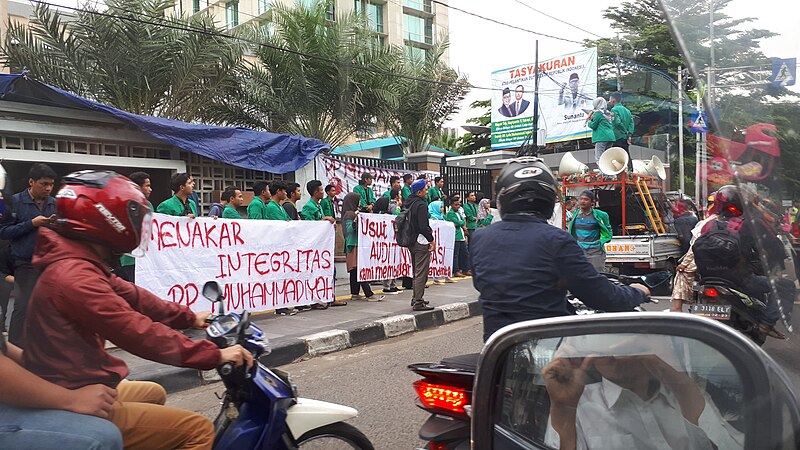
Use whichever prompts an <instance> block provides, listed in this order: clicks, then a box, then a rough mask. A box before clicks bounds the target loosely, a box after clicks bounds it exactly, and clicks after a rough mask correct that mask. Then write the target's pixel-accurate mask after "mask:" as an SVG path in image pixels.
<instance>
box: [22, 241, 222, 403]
mask: <svg viewBox="0 0 800 450" xmlns="http://www.w3.org/2000/svg"><path fill="white" fill-rule="evenodd" d="M33 265H34V266H35V267H36V268H38V269H39V270H41V271H42V275H41V276H40V277H39V281H38V282H37V283H36V287H35V288H34V290H33V293H32V294H31V298H30V301H29V305H28V314H27V318H26V323H25V338H24V340H25V352H24V357H23V359H24V364H25V367H26V368H28V370H30V371H31V372H33V373H35V374H37V375H39V376H40V377H42V378H44V379H46V380H48V381H51V382H53V383H56V384H58V385H61V386H64V387H66V388H70V389H75V388H79V387H82V386H86V385H88V384H95V383H100V384H105V385H107V386H110V387H116V385H117V384H118V383H119V382H120V381H121V380H122V379H123V378H125V377H126V376H128V367H127V366H126V365H125V362H124V361H122V360H121V359H119V358H115V357H113V356H111V355H110V354H108V353H107V352H106V351H105V340H106V339H108V340H110V341H111V342H113V343H114V344H116V345H118V346H119V347H120V348H122V349H124V350H126V351H128V352H130V353H133V354H134V355H137V356H140V357H142V358H145V359H149V360H152V361H157V362H160V363H163V364H169V365H173V366H179V367H192V368H196V369H206V370H207V369H213V368H214V367H216V366H217V365H218V364H219V362H220V351H219V349H218V348H217V346H216V345H214V344H213V343H211V342H210V341H206V340H203V341H192V340H191V339H189V338H187V337H186V336H184V335H183V334H181V333H179V332H177V331H175V330H173V329H172V328H178V329H185V328H189V327H191V326H193V324H194V321H195V315H194V313H193V312H192V311H191V310H189V308H187V307H185V306H181V305H178V304H175V303H170V302H167V301H164V300H161V299H160V298H158V297H156V296H155V295H153V294H152V293H151V292H149V291H147V290H146V289H142V288H140V287H137V286H136V285H134V284H132V283H129V282H127V281H125V280H123V279H122V278H119V277H117V276H116V275H113V274H111V272H110V271H109V269H108V264H106V263H104V262H103V260H102V259H101V258H100V257H99V256H98V255H97V254H96V253H95V252H94V251H93V250H92V249H91V248H90V247H89V246H88V245H86V244H85V243H83V242H81V241H75V240H71V239H66V238H64V237H62V236H60V235H59V234H57V233H56V232H54V231H52V230H49V229H47V228H44V227H43V228H41V229H40V230H39V237H38V240H37V242H36V250H35V251H34V254H33Z"/></svg>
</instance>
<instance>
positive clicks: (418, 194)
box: [405, 180, 436, 311]
mask: <svg viewBox="0 0 800 450" xmlns="http://www.w3.org/2000/svg"><path fill="white" fill-rule="evenodd" d="M427 186H428V183H427V182H426V181H425V180H417V181H415V182H414V183H412V184H411V194H412V195H411V196H410V197H408V200H407V201H406V206H405V208H406V209H407V210H408V214H409V225H411V232H412V235H416V236H417V242H416V243H415V244H414V245H413V246H412V247H410V248H409V250H410V251H411V264H412V268H413V271H414V293H413V295H412V297H411V309H412V310H414V311H431V310H433V307H431V306H428V302H426V301H425V300H424V299H423V297H424V296H425V285H426V284H427V283H428V272H429V270H430V266H431V252H432V251H433V250H434V249H435V248H436V245H435V243H434V241H433V230H432V229H431V224H430V222H429V220H428V214H426V211H425V198H426V196H427V194H428V189H427Z"/></svg>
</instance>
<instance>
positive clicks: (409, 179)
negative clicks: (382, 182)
mask: <svg viewBox="0 0 800 450" xmlns="http://www.w3.org/2000/svg"><path fill="white" fill-rule="evenodd" d="M413 182H414V175H411V174H410V173H407V174H405V175H403V188H402V189H401V190H400V197H402V199H403V200H405V199H407V198H408V196H409V195H411V183H413Z"/></svg>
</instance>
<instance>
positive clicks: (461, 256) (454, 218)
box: [444, 199, 470, 277]
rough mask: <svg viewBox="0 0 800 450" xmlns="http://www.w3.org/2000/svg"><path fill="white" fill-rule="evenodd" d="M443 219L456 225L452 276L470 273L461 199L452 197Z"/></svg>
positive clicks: (465, 221) (465, 219)
mask: <svg viewBox="0 0 800 450" xmlns="http://www.w3.org/2000/svg"><path fill="white" fill-rule="evenodd" d="M444 217H445V220H447V221H448V222H451V223H452V224H453V225H455V227H456V245H455V248H454V249H453V271H454V272H455V273H454V274H453V276H454V277H463V276H464V275H470V274H469V270H470V266H469V251H468V250H467V239H466V237H465V236H464V230H465V229H466V227H467V218H466V216H465V215H464V209H463V208H461V200H459V199H453V202H452V203H451V204H450V210H449V211H447V214H445V216H444Z"/></svg>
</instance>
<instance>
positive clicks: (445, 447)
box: [428, 442, 450, 450]
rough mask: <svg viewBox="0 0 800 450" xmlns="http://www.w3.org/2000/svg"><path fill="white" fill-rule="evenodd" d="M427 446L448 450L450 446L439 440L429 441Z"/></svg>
mask: <svg viewBox="0 0 800 450" xmlns="http://www.w3.org/2000/svg"><path fill="white" fill-rule="evenodd" d="M428 448H430V449H431V450H450V447H448V446H447V444H443V443H441V442H429V443H428Z"/></svg>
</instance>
